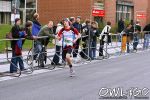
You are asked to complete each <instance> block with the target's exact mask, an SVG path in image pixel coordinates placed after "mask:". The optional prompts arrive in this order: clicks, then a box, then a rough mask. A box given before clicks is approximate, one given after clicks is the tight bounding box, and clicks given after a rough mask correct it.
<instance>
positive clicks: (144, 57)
mask: <svg viewBox="0 0 150 100" xmlns="http://www.w3.org/2000/svg"><path fill="white" fill-rule="evenodd" d="M75 70H76V77H69V70H68V69H62V70H57V71H52V72H46V73H42V74H38V75H33V76H26V77H21V78H15V79H12V80H7V81H3V82H0V100H100V99H99V94H98V93H99V91H100V89H101V88H102V87H108V88H116V87H122V88H123V89H125V90H127V89H129V88H131V87H139V88H141V89H142V88H144V87H147V88H149V89H150V78H149V77H150V52H149V51H146V52H142V53H136V54H131V55H127V56H122V57H118V58H113V59H109V60H103V61H98V62H96V63H92V64H88V65H82V66H78V67H76V68H75ZM127 100H129V99H127Z"/></svg>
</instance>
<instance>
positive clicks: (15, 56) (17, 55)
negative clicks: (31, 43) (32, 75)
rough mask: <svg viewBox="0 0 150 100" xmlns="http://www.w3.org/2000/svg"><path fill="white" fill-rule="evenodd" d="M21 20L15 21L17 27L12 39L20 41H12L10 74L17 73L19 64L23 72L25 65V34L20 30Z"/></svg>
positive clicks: (14, 29)
mask: <svg viewBox="0 0 150 100" xmlns="http://www.w3.org/2000/svg"><path fill="white" fill-rule="evenodd" d="M20 24H21V19H19V18H16V19H15V25H14V26H13V27H12V29H11V33H12V38H13V39H18V40H12V41H11V48H12V58H11V64H10V73H14V72H17V67H18V63H19V67H20V70H21V71H23V70H24V69H25V68H24V64H23V60H22V39H21V38H24V37H25V32H23V30H21V28H20Z"/></svg>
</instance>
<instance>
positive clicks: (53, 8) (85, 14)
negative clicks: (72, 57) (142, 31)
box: [37, 0, 150, 26]
mask: <svg viewBox="0 0 150 100" xmlns="http://www.w3.org/2000/svg"><path fill="white" fill-rule="evenodd" d="M91 1H92V2H91ZM96 1H103V2H104V10H105V17H104V21H105V22H107V21H111V22H112V25H115V24H116V0H38V6H37V8H38V9H37V11H38V13H39V14H40V22H41V23H42V24H46V23H47V22H48V21H49V20H53V21H54V22H55V23H57V22H59V21H60V20H61V19H62V18H65V17H71V16H75V17H76V16H81V17H82V19H86V18H89V19H90V18H91V9H92V8H91V5H93V3H94V2H96ZM124 1H130V2H133V4H134V14H133V16H134V20H136V12H137V11H144V12H145V13H147V18H145V19H139V20H140V21H141V24H142V26H144V25H145V24H147V23H148V22H150V0H142V1H140V0H124ZM91 3H92V4H91Z"/></svg>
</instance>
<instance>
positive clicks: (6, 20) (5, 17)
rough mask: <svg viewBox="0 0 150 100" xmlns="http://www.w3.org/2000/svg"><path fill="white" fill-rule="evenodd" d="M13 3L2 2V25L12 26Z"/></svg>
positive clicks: (0, 21) (0, 10)
mask: <svg viewBox="0 0 150 100" xmlns="http://www.w3.org/2000/svg"><path fill="white" fill-rule="evenodd" d="M10 15H11V1H8V0H7V1H4V0H1V1H0V24H10V19H11V16H10Z"/></svg>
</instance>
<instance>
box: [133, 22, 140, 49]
mask: <svg viewBox="0 0 150 100" xmlns="http://www.w3.org/2000/svg"><path fill="white" fill-rule="evenodd" d="M140 33H141V26H140V22H139V21H137V22H136V25H135V32H134V34H133V50H134V51H137V45H138V43H139V37H138V34H140Z"/></svg>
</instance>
